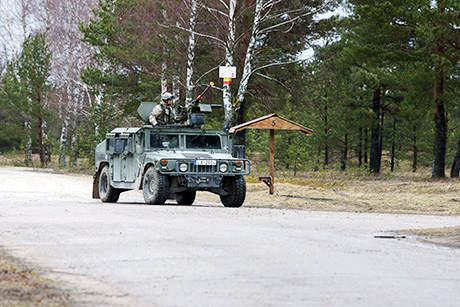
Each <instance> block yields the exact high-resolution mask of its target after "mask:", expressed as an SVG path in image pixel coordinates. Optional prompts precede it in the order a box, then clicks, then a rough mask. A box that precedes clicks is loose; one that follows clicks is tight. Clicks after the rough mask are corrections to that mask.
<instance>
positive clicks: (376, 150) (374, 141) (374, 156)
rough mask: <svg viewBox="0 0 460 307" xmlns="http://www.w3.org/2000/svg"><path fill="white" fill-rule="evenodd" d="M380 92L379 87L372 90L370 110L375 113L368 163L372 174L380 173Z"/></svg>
mask: <svg viewBox="0 0 460 307" xmlns="http://www.w3.org/2000/svg"><path fill="white" fill-rule="evenodd" d="M380 94H381V89H380V88H377V89H375V90H374V99H373V105H372V110H373V111H374V114H375V121H374V127H373V128H372V134H371V157H370V158H371V159H370V163H369V172H370V173H374V174H378V173H380V159H381V155H380V98H381V96H380Z"/></svg>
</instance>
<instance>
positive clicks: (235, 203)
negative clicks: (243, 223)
mask: <svg viewBox="0 0 460 307" xmlns="http://www.w3.org/2000/svg"><path fill="white" fill-rule="evenodd" d="M222 189H223V190H224V192H225V195H221V196H220V201H221V202H222V204H223V205H224V206H225V207H241V206H242V205H243V203H244V199H245V198H246V180H244V177H243V176H241V175H238V176H234V177H224V179H223V180H222Z"/></svg>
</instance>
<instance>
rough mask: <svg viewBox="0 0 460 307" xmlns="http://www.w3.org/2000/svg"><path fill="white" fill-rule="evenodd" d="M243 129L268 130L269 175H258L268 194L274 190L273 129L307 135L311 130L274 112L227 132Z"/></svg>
mask: <svg viewBox="0 0 460 307" xmlns="http://www.w3.org/2000/svg"><path fill="white" fill-rule="evenodd" d="M243 129H268V130H270V176H269V177H259V180H261V181H263V182H265V184H267V185H268V187H269V188H270V194H273V193H274V191H275V180H274V176H275V130H297V131H301V132H303V133H306V134H307V135H311V134H312V133H313V130H312V129H309V128H307V127H304V126H302V125H300V124H298V123H295V122H293V121H290V120H289V119H286V118H284V117H281V116H279V115H276V114H269V115H265V116H262V117H259V118H257V119H254V120H251V121H249V122H247V123H243V124H241V125H238V126H235V127H232V128H230V130H229V132H230V133H235V132H237V131H239V130H243Z"/></svg>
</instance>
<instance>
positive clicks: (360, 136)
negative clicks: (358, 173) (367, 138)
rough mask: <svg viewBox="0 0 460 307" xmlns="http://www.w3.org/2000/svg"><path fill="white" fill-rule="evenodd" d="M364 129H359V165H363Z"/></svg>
mask: <svg viewBox="0 0 460 307" xmlns="http://www.w3.org/2000/svg"><path fill="white" fill-rule="evenodd" d="M362 147H363V128H362V127H359V140H358V165H359V166H362V165H363V150H362Z"/></svg>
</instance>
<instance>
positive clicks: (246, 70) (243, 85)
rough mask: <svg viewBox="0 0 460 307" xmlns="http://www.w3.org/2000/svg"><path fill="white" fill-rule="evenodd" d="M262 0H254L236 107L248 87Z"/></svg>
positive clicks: (242, 99) (240, 102) (241, 100)
mask: <svg viewBox="0 0 460 307" xmlns="http://www.w3.org/2000/svg"><path fill="white" fill-rule="evenodd" d="M262 8H263V0H256V9H255V15H254V23H253V27H252V33H251V38H250V40H249V44H248V49H247V50H246V57H245V60H244V66H243V73H242V75H241V82H240V86H239V88H238V93H237V101H236V107H237V108H238V107H239V106H240V105H241V104H242V103H243V101H244V95H245V93H246V91H247V89H248V83H249V78H250V77H251V74H252V61H253V59H254V50H255V46H256V43H257V38H258V32H259V29H260V22H261V19H262Z"/></svg>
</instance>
